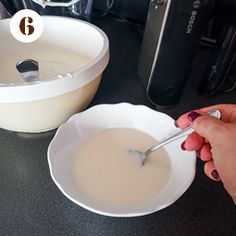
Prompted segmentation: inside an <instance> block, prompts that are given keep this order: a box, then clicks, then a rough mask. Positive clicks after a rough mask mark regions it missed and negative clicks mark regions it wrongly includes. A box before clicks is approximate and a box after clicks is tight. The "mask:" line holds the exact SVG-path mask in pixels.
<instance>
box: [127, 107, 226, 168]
mask: <svg viewBox="0 0 236 236" xmlns="http://www.w3.org/2000/svg"><path fill="white" fill-rule="evenodd" d="M207 114H208V115H210V116H213V117H215V118H217V119H220V117H221V113H220V111H219V110H211V111H209V112H207ZM193 131H194V130H193V128H192V127H188V128H185V129H183V130H181V131H180V132H178V133H176V134H174V135H172V136H171V137H169V138H167V139H164V140H162V142H160V143H159V144H155V145H153V146H151V147H150V148H148V149H147V150H146V151H144V152H141V151H138V150H129V152H131V153H134V154H136V155H137V156H138V157H139V158H140V159H141V161H142V165H144V163H145V161H146V160H147V158H148V156H149V155H150V154H151V153H152V152H154V151H156V150H157V149H159V148H161V147H163V146H164V145H166V144H168V143H170V142H173V141H175V140H177V139H179V138H182V137H185V136H187V135H189V134H191V133H192V132H193Z"/></svg>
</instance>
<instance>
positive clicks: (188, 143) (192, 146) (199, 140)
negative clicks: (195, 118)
mask: <svg viewBox="0 0 236 236" xmlns="http://www.w3.org/2000/svg"><path fill="white" fill-rule="evenodd" d="M203 143H204V138H203V137H201V136H199V135H198V134H197V133H196V132H193V133H192V134H190V135H189V136H188V138H187V139H186V140H185V141H184V142H183V143H182V145H181V148H182V149H183V150H187V151H196V150H199V149H200V148H201V147H202V145H203Z"/></svg>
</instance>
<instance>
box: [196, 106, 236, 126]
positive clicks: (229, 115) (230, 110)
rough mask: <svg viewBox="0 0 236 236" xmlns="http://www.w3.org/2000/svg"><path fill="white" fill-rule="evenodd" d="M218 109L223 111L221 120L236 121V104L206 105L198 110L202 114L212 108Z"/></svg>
mask: <svg viewBox="0 0 236 236" xmlns="http://www.w3.org/2000/svg"><path fill="white" fill-rule="evenodd" d="M215 109H218V110H220V111H221V114H222V116H221V120H223V121H225V122H234V121H236V105H235V104H220V105H213V106H209V107H204V108H200V109H198V110H196V112H199V113H201V114H205V113H207V112H208V111H210V110H215Z"/></svg>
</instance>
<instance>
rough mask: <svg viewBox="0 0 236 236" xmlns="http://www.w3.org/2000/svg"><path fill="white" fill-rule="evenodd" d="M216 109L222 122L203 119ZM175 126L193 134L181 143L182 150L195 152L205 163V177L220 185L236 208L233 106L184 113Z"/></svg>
mask: <svg viewBox="0 0 236 236" xmlns="http://www.w3.org/2000/svg"><path fill="white" fill-rule="evenodd" d="M213 109H218V110H220V111H221V113H222V117H221V120H217V119H216V118H214V117H211V116H208V115H206V113H207V112H208V111H209V110H213ZM175 123H176V126H177V127H180V128H186V127H187V126H189V125H191V126H192V128H193V129H194V130H195V132H193V133H192V134H190V135H189V136H188V137H187V139H186V140H185V141H184V142H183V143H182V145H181V148H182V149H183V150H187V151H196V152H197V156H198V157H199V158H201V160H203V161H205V162H206V163H205V165H204V171H205V173H206V175H207V176H208V177H209V178H211V179H212V180H215V181H220V180H221V181H222V182H223V184H224V187H225V189H226V190H227V191H228V193H229V194H230V195H231V197H232V198H233V200H234V203H235V204H236V105H215V106H210V107H206V108H202V109H198V110H195V111H193V112H190V113H186V114H184V115H182V116H180V117H179V118H178V120H176V122H175Z"/></svg>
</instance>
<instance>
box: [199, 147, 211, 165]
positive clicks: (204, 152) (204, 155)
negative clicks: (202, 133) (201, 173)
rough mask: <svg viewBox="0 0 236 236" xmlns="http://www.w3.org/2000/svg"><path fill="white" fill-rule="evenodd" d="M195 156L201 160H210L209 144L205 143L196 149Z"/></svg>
mask: <svg viewBox="0 0 236 236" xmlns="http://www.w3.org/2000/svg"><path fill="white" fill-rule="evenodd" d="M197 156H198V157H199V158H201V160H202V161H210V160H211V159H212V153H211V146H210V144H209V143H206V144H204V145H203V146H202V147H201V148H200V149H198V150H197Z"/></svg>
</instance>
